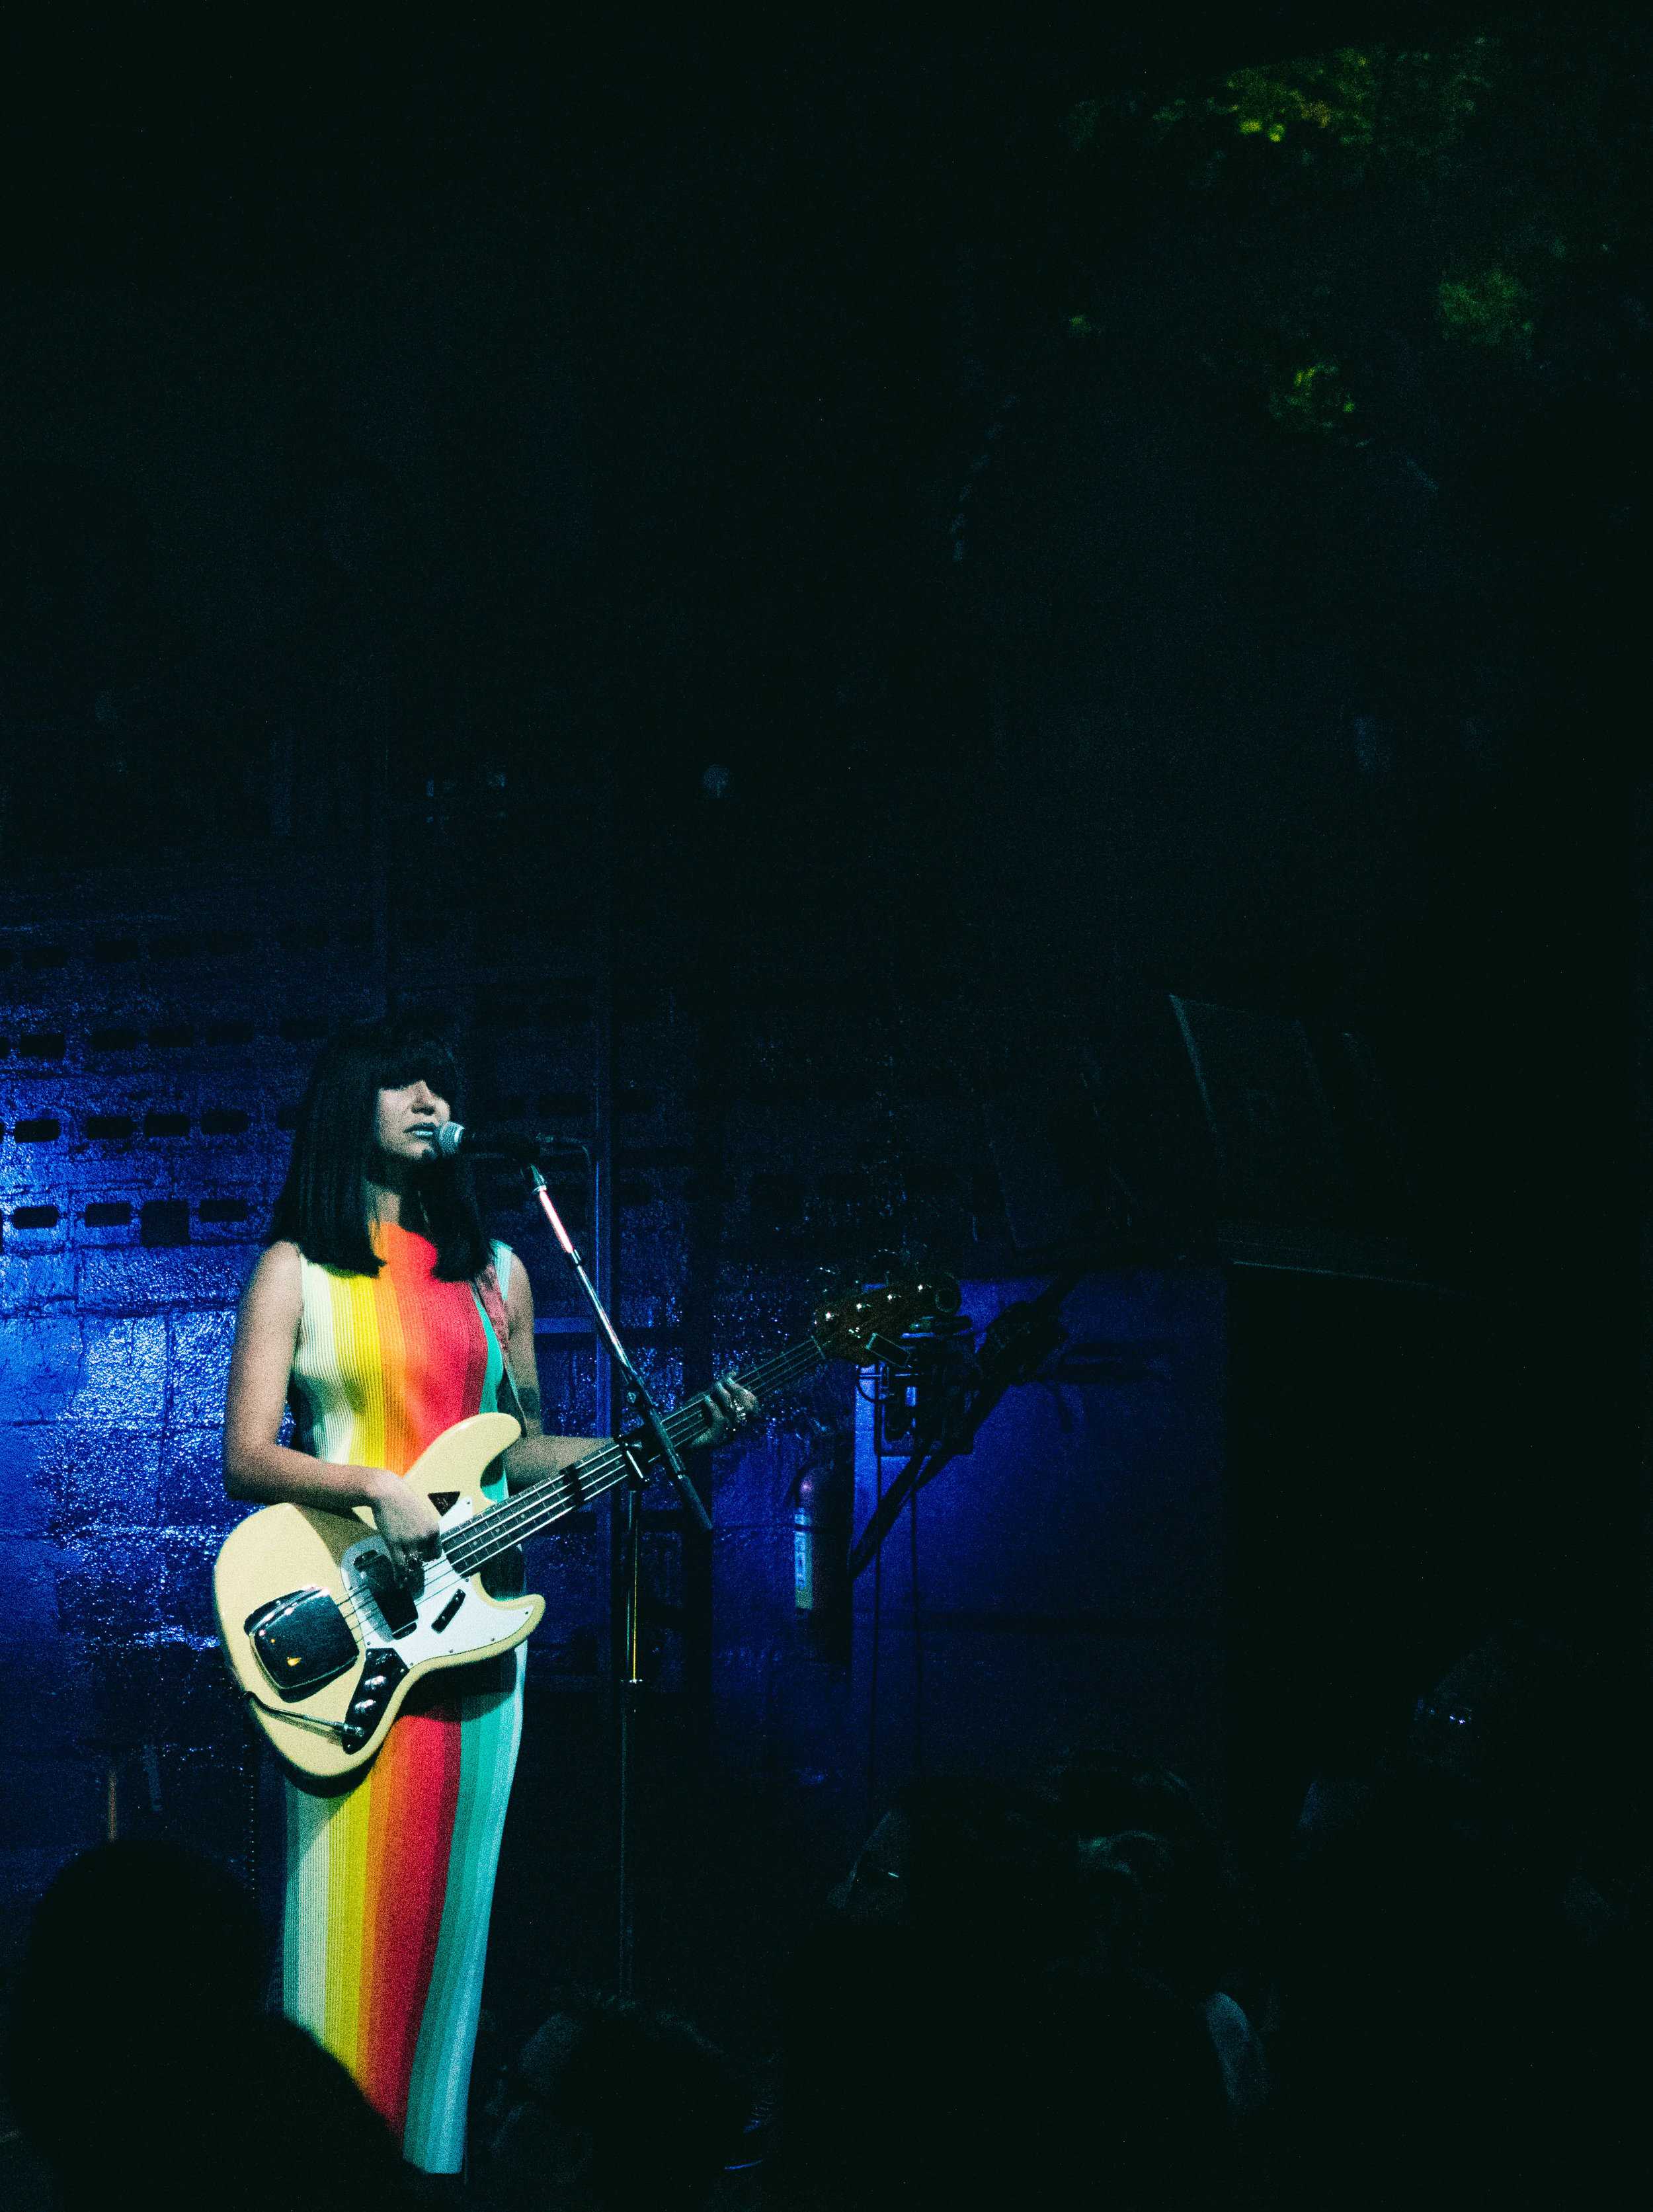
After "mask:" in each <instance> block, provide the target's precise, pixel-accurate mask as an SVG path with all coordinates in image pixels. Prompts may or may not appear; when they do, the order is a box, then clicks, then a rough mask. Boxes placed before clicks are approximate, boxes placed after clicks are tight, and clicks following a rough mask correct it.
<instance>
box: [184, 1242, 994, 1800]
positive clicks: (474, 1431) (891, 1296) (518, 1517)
mask: <svg viewBox="0 0 1653 2212" xmlns="http://www.w3.org/2000/svg"><path fill="white" fill-rule="evenodd" d="M949 1301H951V1304H949ZM957 1304H958V1286H957V1284H956V1283H953V1282H951V1280H950V1279H947V1278H946V1277H943V1276H931V1277H929V1278H928V1279H925V1280H923V1281H919V1280H917V1279H906V1280H902V1281H900V1282H890V1283H883V1284H879V1285H876V1286H874V1287H872V1288H870V1289H863V1290H859V1291H848V1292H846V1293H845V1294H844V1295H843V1296H842V1297H836V1298H828V1299H826V1300H824V1301H823V1303H822V1304H821V1305H819V1306H818V1307H817V1309H816V1311H815V1315H814V1320H813V1326H812V1328H811V1332H810V1334H809V1335H808V1336H807V1337H805V1340H803V1342H802V1343H801V1344H795V1345H793V1346H790V1347H789V1349H788V1350H787V1351H785V1352H779V1353H777V1354H776V1355H775V1357H774V1358H771V1359H767V1360H764V1361H762V1362H760V1364H758V1365H757V1366H756V1367H754V1368H753V1369H752V1370H751V1372H750V1373H747V1374H744V1375H740V1376H737V1378H736V1379H737V1381H738V1382H739V1383H742V1384H743V1385H744V1388H745V1389H748V1390H750V1391H751V1393H752V1395H754V1396H755V1397H756V1398H757V1399H758V1400H760V1401H762V1400H763V1399H765V1398H770V1397H773V1396H774V1395H775V1394H776V1393H777V1392H778V1391H781V1390H783V1389H787V1388H788V1387H790V1386H791V1385H792V1384H793V1383H799V1382H801V1381H803V1380H804V1379H805V1376H810V1375H812V1374H814V1373H815V1372H816V1371H817V1370H818V1369H819V1368H821V1367H823V1366H824V1365H825V1364H826V1363H827V1362H828V1361H829V1360H832V1359H850V1358H853V1359H855V1360H857V1361H858V1362H860V1364H863V1365H865V1364H869V1363H871V1362H872V1361H873V1360H875V1359H879V1358H891V1357H893V1356H895V1355H896V1346H895V1343H894V1340H895V1339H896V1338H897V1337H899V1336H900V1334H901V1333H902V1330H903V1329H904V1328H907V1327H908V1326H909V1324H910V1323H911V1322H913V1321H914V1320H915V1319H916V1318H917V1317H918V1316H920V1315H921V1314H927V1313H934V1312H936V1311H938V1310H942V1311H950V1310H956V1309H957ZM707 1421H708V1406H707V1402H706V1401H705V1400H704V1399H701V1398H696V1399H692V1400H690V1402H689V1404H688V1405H686V1406H682V1407H678V1410H677V1411H676V1412H675V1413H669V1414H668V1415H667V1416H666V1419H665V1428H666V1430H667V1431H668V1433H669V1434H670V1436H671V1438H672V1443H673V1445H674V1446H678V1447H683V1448H686V1447H688V1446H690V1445H691V1444H693V1443H695V1442H696V1439H697V1438H698V1437H701V1436H702V1434H703V1432H704V1431H705V1428H706V1425H707ZM521 1433H522V1431H521V1430H520V1427H519V1426H518V1425H517V1423H516V1422H515V1421H514V1420H513V1419H511V1418H510V1416H509V1415H508V1414H507V1413H478V1414H476V1415H475V1416H474V1417H473V1418H472V1419H470V1420H468V1421H459V1422H457V1423H456V1424H455V1425H454V1426H453V1428H451V1429H448V1430H447V1431H445V1432H444V1433H443V1434H442V1435H441V1436H440V1437H437V1439H436V1441H435V1443H434V1444H432V1445H431V1447H430V1449H428V1451H426V1452H425V1453H423V1454H422V1456H421V1457H420V1459H419V1460H418V1462H417V1463H416V1465H415V1466H414V1467H413V1468H410V1471H409V1473H408V1474H407V1476H406V1478H405V1479H406V1480H407V1482H408V1484H409V1486H410V1488H412V1489H414V1490H417V1491H420V1492H422V1493H423V1494H424V1496H426V1497H427V1498H429V1499H430V1501H431V1504H433V1505H434V1506H435V1508H436V1510H437V1511H438V1512H439V1513H440V1514H441V1549H440V1552H439V1553H438V1554H437V1555H436V1557H435V1558H434V1559H430V1560H428V1562H427V1563H426V1565H425V1567H424V1569H423V1575H422V1585H421V1586H420V1587H418V1588H416V1589H415V1588H410V1587H408V1586H406V1585H404V1584H402V1583H398V1579H397V1577H396V1576H395V1574H394V1573H393V1572H392V1566H391V1560H390V1555H389V1553H387V1552H386V1549H385V1547H384V1544H383V1542H382V1541H380V1535H379V1531H378V1528H377V1527H376V1526H375V1524H374V1517H373V1514H372V1511H371V1510H370V1509H369V1508H368V1507H367V1506H365V1505H362V1506H357V1507H356V1508H355V1509H354V1510H353V1511H351V1512H349V1513H325V1512H319V1511H318V1510H315V1509H314V1508H313V1507H312V1506H307V1505H266V1506H264V1507H263V1508H261V1509H260V1510H258V1512H256V1513H253V1514H252V1515H250V1516H248V1518H247V1519H246V1520H245V1521H243V1522H241V1523H240V1526H239V1527H237V1528H233V1529H232V1530H231V1531H230V1533H229V1534H228V1537H227V1538H226V1539H225V1541H224V1547H223V1549H222V1551H221V1552H220V1553H219V1554H218V1563H217V1565H216V1568H215V1570H214V1572H213V1603H214V1607H215V1610H216V1613H217V1617H218V1634H219V1637H220V1639H221V1640H222V1644H223V1647H224V1656H225V1658H226V1660H227V1661H228V1665H229V1671H230V1673H231V1674H232V1675H233V1676H234V1679H235V1682H236V1684H237V1686H238V1687H239V1688H240V1691H241V1692H242V1694H243V1695H244V1696H245V1698H246V1701H247V1710H248V1711H249V1712H250V1713H251V1714H252V1717H253V1719H254V1720H255V1721H256V1722H257V1723H258V1726H259V1727H260V1728H261V1729H263V1730H264V1734H265V1735H267V1736H268V1737H269V1739H270V1742H271V1743H272V1744H273V1745H274V1746H275V1747H276V1749H277V1751H278V1752H279V1753H281V1755H282V1757H283V1759H285V1760H286V1761H287V1762H288V1764H289V1765H290V1766H292V1767H294V1768H295V1769H297V1770H298V1771H300V1772H301V1773H303V1774H307V1775H310V1776H313V1778H316V1779H317V1780H321V1781H325V1780H331V1779H336V1778H338V1777H340V1776H343V1775H346V1774H349V1773H350V1772H351V1771H353V1770H355V1769H356V1768H358V1767H362V1766H365V1765H368V1762H369V1760H371V1759H373V1757H374V1753H376V1752H377V1751H378V1750H379V1748H380V1745H381V1744H382V1743H383V1742H384V1741H385V1735H386V1730H387V1729H389V1727H390V1725H391V1723H392V1721H393V1720H394V1719H395V1718H396V1716H397V1713H398V1711H400V1709H401V1706H402V1704H403V1701H404V1699H405V1698H406V1697H407V1694H408V1692H409V1691H410V1689H411V1688H412V1687H413V1685H414V1684H415V1683H416V1681H418V1680H419V1679H420V1677H421V1676H422V1675H424V1674H430V1673H432V1672H433V1671H434V1670H435V1668H439V1667H463V1666H468V1665H471V1664H472V1663H473V1662H476V1661H478V1660H482V1659H491V1658H495V1657H497V1656H498V1655H499V1654H500V1653H501V1652H503V1651H508V1650H511V1648H512V1647H513V1645H514V1644H520V1643H521V1642H522V1640H523V1638H524V1637H526V1636H528V1635H531V1634H532V1632H533V1631H534V1629H535V1628H536V1627H538V1625H539V1618H540V1615H541V1614H542V1613H544V1610H545V1601H544V1598H540V1597H533V1596H524V1597H518V1598H496V1597H490V1596H489V1594H488V1592H487V1591H486V1590H485V1589H483V1585H482V1582H481V1580H480V1577H481V1573H482V1570H483V1568H484V1567H485V1566H486V1565H488V1563H489V1560H490V1559H497V1558H498V1557H499V1556H500V1554H501V1553H504V1552H508V1551H510V1550H512V1549H513V1548H514V1547H515V1546H516V1545H519V1544H521V1543H523V1542H525V1541H526V1539H527V1538H529V1537H530V1536H537V1535H538V1534H539V1533H540V1532H541V1530H542V1529H545V1528H550V1527H551V1526H552V1524H553V1523H554V1522H558V1521H560V1520H562V1518H563V1517H564V1516H565V1515H567V1514H569V1513H574V1512H577V1511H578V1510H580V1508H581V1507H582V1506H586V1505H589V1504H592V1503H593V1500H595V1499H597V1498H601V1497H602V1496H603V1495H604V1493H605V1492H607V1491H611V1490H617V1489H618V1488H619V1487H620V1486H622V1485H623V1484H624V1483H627V1482H630V1481H634V1480H635V1479H636V1478H635V1469H634V1458H635V1460H638V1461H641V1462H643V1463H644V1464H645V1465H646V1464H647V1456H648V1455H647V1449H646V1448H645V1446H644V1445H643V1444H642V1443H638V1442H632V1441H628V1443H627V1444H625V1445H621V1444H619V1443H592V1442H590V1441H588V1440H584V1439H580V1438H577V1437H561V1438H558V1439H556V1441H557V1442H558V1443H561V1444H562V1445H563V1446H564V1447H565V1449H566V1451H567V1454H568V1464H567V1465H566V1466H564V1467H562V1468H561V1469H560V1470H559V1471H558V1472H557V1473H556V1474H550V1475H547V1476H545V1477H544V1479H543V1480H540V1481H538V1482H537V1483H535V1484H533V1485H532V1487H531V1488H529V1489H527V1490H525V1491H522V1492H520V1493H519V1494H518V1495H517V1496H516V1497H514V1498H504V1499H501V1500H500V1501H499V1502H498V1503H497V1504H494V1503H490V1501H489V1499H488V1498H485V1497H484V1496H483V1488H482V1484H483V1476H484V1474H486V1473H487V1470H488V1469H489V1467H490V1466H491V1465H492V1464H493V1462H495V1460H496V1459H497V1458H498V1457H499V1455H500V1454H501V1452H502V1451H503V1450H504V1449H505V1448H506V1446H507V1444H510V1443H514V1442H515V1441H516V1439H517V1437H519V1436H520V1434H521Z"/></svg>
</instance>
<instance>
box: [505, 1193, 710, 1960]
mask: <svg viewBox="0 0 1653 2212" xmlns="http://www.w3.org/2000/svg"><path fill="white" fill-rule="evenodd" d="M528 1180H529V1183H530V1185H531V1187H532V1190H533V1194H534V1196H535V1197H536V1198H537V1199H538V1201H539V1206H540V1210H541V1212H543V1213H544V1216H545V1218H546V1220H547V1221H548V1222H549V1223H550V1228H551V1234H552V1236H553V1237H555V1238H556V1243H557V1245H558V1248H559V1249H560V1250H561V1251H562V1256H563V1258H564V1259H565V1260H566V1261H568V1266H569V1267H570V1269H571V1270H572V1272H573V1274H574V1280H575V1281H576V1282H577V1283H578V1284H579V1285H580V1290H581V1291H582V1292H583V1293H584V1296H585V1299H586V1304H587V1305H589V1306H590V1308H591V1310H592V1316H593V1320H594V1321H595V1322H596V1324H597V1333H598V1335H599V1338H600V1339H601V1340H602V1342H603V1345H604V1346H605V1349H606V1350H607V1352H608V1356H609V1363H610V1365H611V1369H612V1370H613V1374H614V1376H615V1379H616V1381H617V1383H618V1384H619V1386H620V1395H621V1396H622V1398H623V1401H624V1402H625V1404H626V1405H627V1406H628V1407H629V1409H630V1410H631V1412H632V1413H634V1414H635V1415H636V1417H637V1419H639V1420H640V1421H641V1424H642V1433H641V1436H637V1437H616V1439H615V1441H616V1443H617V1444H618V1445H619V1447H620V1449H621V1450H622V1451H623V1453H624V1455H625V1457H626V1463H627V1465H628V1466H629V1468H630V1470H631V1472H630V1474H629V1478H628V1480H626V1482H625V1483H624V1484H623V1486H622V1487H621V1489H620V1491H619V1492H618V1498H619V1502H620V1510H621V1511H622V1513H623V1516H624V1522H623V1551H622V1580H623V1583H624V1586H625V1606H624V1627H623V1638H622V1654H623V1673H622V1674H621V1677H620V1807H619V1814H620V1819H619V1826H620V1844H619V1867H618V1887H619V1921H620V1962H619V1985H620V1986H619V1993H620V1995H621V1996H623V1997H629V1996H630V1995H631V1990H632V1881H633V1872H632V1848H631V1829H632V1819H633V1814H634V1811H635V1807H634V1804H633V1790H632V1774H633V1765H634V1760H635V1749H636V1741H635V1740H636V1732H637V1718H638V1711H639V1707H640V1705H641V1693H642V1689H643V1668H642V1656H643V1655H642V1582H643V1509H642V1494H643V1486H644V1484H645V1483H646V1481H647V1471H646V1469H645V1467H644V1464H643V1461H642V1458H641V1455H640V1453H639V1449H638V1447H639V1445H640V1444H641V1443H642V1442H643V1440H644V1438H645V1437H646V1438H647V1441H648V1442H649V1443H652V1444H653V1447H654V1450H655V1452H656V1453H657V1454H658V1455H659V1461H660V1463H661V1465H662V1466H664V1468H665V1470H666V1472H667V1474H669V1475H670V1476H671V1477H672V1482H673V1483H674V1484H675V1486H676V1487H677V1492H678V1497H679V1498H681V1499H682V1501H683V1504H684V1508H685V1510H687V1512H688V1513H689V1516H690V1519H691V1520H693V1521H694V1522H695V1523H696V1526H697V1527H699V1528H702V1529H704V1530H706V1531H707V1532H708V1534H709V1532H710V1529H711V1526H712V1519H711V1516H710V1515H709V1514H708V1512H707V1510H706V1508H705V1506H704V1505H703V1504H702V1503H701V1498H700V1492H698V1491H697V1490H696V1488H695V1486H694V1484H693V1483H692V1482H691V1481H690V1479H689V1476H688V1474H687V1473H686V1472H685V1471H684V1464H683V1462H682V1460H681V1459H680V1458H679V1456H678V1449H677V1446H676V1445H675V1444H674V1443H672V1438H671V1437H670V1435H669V1434H668V1433H667V1431H666V1426H665V1422H664V1421H663V1420H662V1419H660V1413H659V1407H657V1406H656V1404H655V1403H654V1400H653V1395H651V1393H650V1391H649V1388H648V1385H647V1383H645V1382H644V1380H643V1378H642V1376H641V1375H640V1374H639V1373H638V1372H637V1370H636V1368H635V1366H634V1365H633V1364H632V1360H631V1355H630V1353H629V1352H628V1351H627V1350H626V1348H625V1346H624V1345H623V1343H622V1342H621V1340H620V1335H619V1332H618V1331H617V1329H616V1328H615V1326H614V1323H613V1322H612V1321H611V1319H610V1317H609V1313H608V1310H607V1308H606V1307H605V1305H604V1304H603V1301H602V1299H601V1297H599V1295H598V1290H597V1285H596V1284H595V1283H593V1280H592V1279H591V1277H590V1276H589V1275H588V1274H587V1273H586V1263H585V1261H583V1260H582V1259H581V1258H580V1253H579V1250H578V1249H577V1247H576V1246H575V1244H574V1239H573V1238H572V1237H570V1236H569V1234H568V1231H567V1230H566V1229H565V1228H564V1227H563V1225H562V1215H561V1214H560V1213H558V1212H557V1210H556V1206H554V1205H553V1204H552V1202H551V1194H550V1191H549V1190H548V1189H547V1188H546V1187H545V1178H544V1176H543V1175H542V1174H541V1173H540V1171H539V1170H538V1167H537V1166H536V1165H535V1164H533V1163H532V1161H530V1162H529V1164H528Z"/></svg>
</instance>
